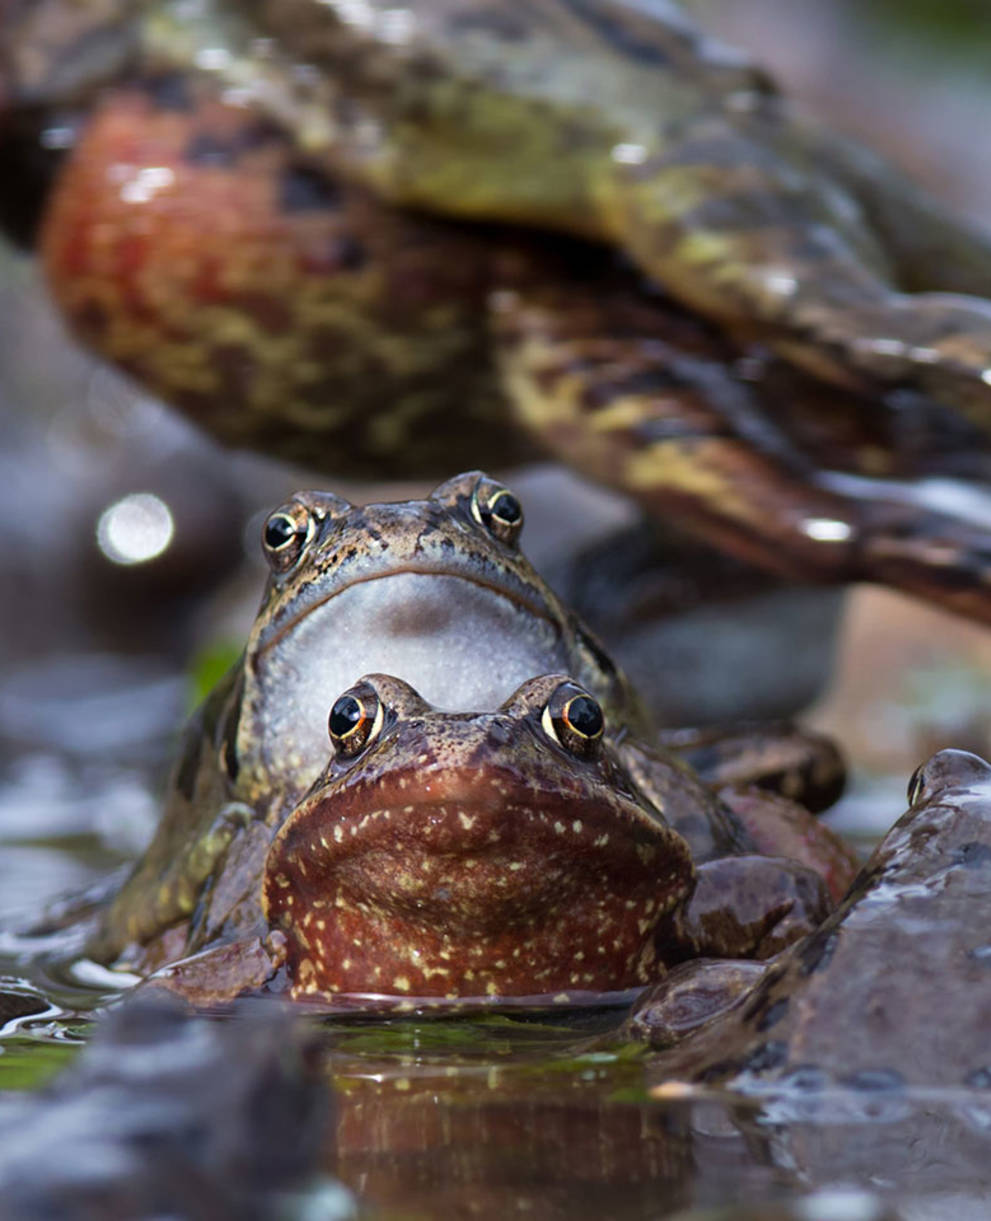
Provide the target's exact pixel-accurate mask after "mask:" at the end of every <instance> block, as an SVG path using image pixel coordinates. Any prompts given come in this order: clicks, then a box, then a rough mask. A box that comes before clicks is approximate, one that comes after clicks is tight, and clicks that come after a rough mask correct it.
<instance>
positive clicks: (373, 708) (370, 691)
mask: <svg viewBox="0 0 991 1221" xmlns="http://www.w3.org/2000/svg"><path fill="white" fill-rule="evenodd" d="M382 720H383V709H382V701H381V700H380V699H379V697H378V696H377V695H376V694H375V690H374V688H373V687H371V686H370V685H369V684H368V683H362V684H360V685H359V686H357V687H352V689H351V690H350V691H345V692H344V694H343V695H342V696H340V697H339V698H338V699H336V700H335V701H334V706H333V707H332V708H331V710H330V717H329V718H328V720H327V728H328V730H329V731H330V740H331V742H333V744H334V750H335V751H336V752H337V754H338V755H340V756H342V757H343V758H345V759H352V758H354V756H355V755H357V754H358V753H359V752H360V751H362V750H364V748H365V747H366V746H367V745H368V744H369V742H371V741H373V740H374V739H375V738H376V737H378V734H379V731H380V730H381V728H382Z"/></svg>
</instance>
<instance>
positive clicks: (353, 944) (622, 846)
mask: <svg viewBox="0 0 991 1221" xmlns="http://www.w3.org/2000/svg"><path fill="white" fill-rule="evenodd" d="M580 690H581V689H580V688H578V687H577V686H576V684H574V683H573V682H572V681H571V680H569V679H567V678H566V677H565V676H564V675H560V674H559V675H545V676H543V677H542V678H537V679H530V680H529V681H527V682H526V683H524V684H523V685H522V686H521V687H520V688H519V689H518V690H517V691H516V692H515V694H514V695H513V696H511V697H510V698H509V699H508V700H507V701H506V702H505V703H504V704H503V705H502V707H501V708H500V709H499V710H498V711H497V712H495V713H481V714H478V713H444V712H438V711H437V710H435V709H433V708H431V707H430V705H428V704H426V703H425V702H424V701H423V700H422V699H421V698H420V697H419V695H417V693H416V692H415V691H414V690H413V689H412V688H411V687H410V686H409V685H408V684H407V683H404V682H401V681H400V680H399V679H395V678H390V677H388V676H386V675H371V676H369V677H368V678H367V679H364V680H362V682H361V683H359V684H358V686H357V687H355V688H353V689H352V692H351V693H349V694H354V693H357V694H359V695H360V697H361V700H362V702H364V703H367V704H368V706H369V707H371V708H375V707H379V708H381V710H382V713H381V716H379V715H378V714H373V713H372V712H369V713H368V717H367V719H366V720H363V722H362V723H363V724H366V725H371V724H372V722H373V720H374V723H375V725H376V728H375V729H373V730H371V734H370V737H368V738H367V740H361V741H360V742H359V741H356V749H355V750H354V751H345V750H344V748H343V746H342V745H341V743H340V742H339V741H338V743H337V746H336V753H335V756H334V758H333V759H332V760H331V763H330V764H329V765H328V768H327V769H326V771H325V772H324V774H323V775H322V776H321V777H320V778H319V779H318V780H317V782H316V783H315V784H314V786H313V788H312V790H311V792H310V794H309V796H308V797H307V798H305V799H304V800H303V802H302V803H301V804H300V805H299V806H298V807H297V808H296V809H295V810H294V811H293V813H292V814H291V815H290V816H289V818H288V819H287V821H286V822H285V824H284V825H283V827H282V828H281V830H280V831H279V833H278V835H277V836H276V838H275V840H274V841H273V844H272V847H271V849H270V850H269V853H268V857H267V859H266V862H265V870H264V877H263V881H262V891H263V908H264V914H265V918H266V920H267V921H268V924H269V926H270V927H271V928H272V929H273V930H274V931H275V932H276V934H281V935H282V936H283V937H284V939H285V940H284V951H285V955H284V961H285V964H286V968H287V971H288V975H289V978H290V980H291V984H292V995H293V996H294V997H296V998H314V999H324V1000H327V999H332V998H334V997H335V996H337V995H339V994H342V993H345V994H348V993H350V994H354V993H364V994H368V993H371V994H377V995H388V996H393V997H398V998H401V997H403V996H405V997H408V998H410V999H411V1000H412V999H416V998H444V999H445V1000H448V1001H454V1002H460V1001H463V1000H466V999H479V998H481V999H486V998H495V997H521V996H522V997H528V998H533V999H536V998H544V999H545V1000H548V999H553V1000H556V1001H570V1000H572V999H573V998H574V996H575V994H576V993H577V994H592V993H603V992H615V991H617V990H626V989H629V988H634V987H639V986H642V985H643V984H645V983H648V982H650V981H652V980H654V979H657V978H660V977H661V976H662V975H663V974H664V973H665V971H666V970H667V969H668V967H669V966H670V965H672V964H674V963H678V962H681V961H682V960H684V959H685V958H690V957H697V956H700V955H701V956H712V955H721V956H730V957H735V956H756V957H767V956H768V955H770V954H774V953H777V952H778V950H780V949H781V948H782V947H783V946H784V945H787V944H789V943H790V942H791V941H793V940H795V938H796V937H800V936H803V935H804V934H805V933H807V932H808V931H810V930H811V929H813V928H815V927H816V926H817V925H818V924H819V922H820V921H821V920H823V919H824V918H825V917H826V915H827V914H828V912H829V909H830V903H829V897H828V894H827V892H826V889H825V886H824V884H823V879H822V877H821V876H820V875H819V873H818V872H817V871H816V869H815V862H814V861H813V862H812V867H806V865H804V864H802V863H796V862H795V861H790V860H783V859H780V858H777V859H775V858H774V857H773V856H754V855H752V854H749V855H748V853H752V851H753V849H752V846H751V840H750V839H749V838H748V837H747V836H746V835H743V836H742V838H741V840H740V844H739V846H738V847H737V848H736V849H735V850H732V849H731V850H730V854H729V855H726V856H723V857H722V858H718V859H714V860H708V861H704V862H703V863H701V864H700V865H698V866H696V865H695V863H694V861H693V856H692V849H691V848H690V846H689V841H688V839H686V838H685V836H683V835H682V834H681V833H680V832H679V831H678V830H676V829H675V827H674V826H673V825H672V824H671V822H669V821H668V819H669V818H671V820H672V822H673V821H674V820H675V819H676V818H677V815H678V809H679V802H680V801H681V800H683V798H684V796H685V793H684V789H685V786H686V785H690V784H694V785H695V789H696V793H695V797H696V800H697V802H698V803H699V804H701V803H703V802H704V801H705V800H706V796H705V790H704V788H703V787H702V785H701V784H700V783H699V782H698V780H697V779H694V780H693V779H692V778H691V776H690V775H688V774H686V773H684V772H682V770H681V769H680V768H678V767H672V766H671V765H670V764H668V765H667V769H668V773H669V775H668V777H667V781H665V777H664V776H663V775H661V774H660V773H659V772H656V771H655V772H654V773H653V775H652V776H651V780H652V784H651V787H650V792H651V793H652V794H654V795H655V796H654V800H653V801H652V800H650V799H649V798H648V797H647V796H646V794H645V791H642V790H641V789H640V788H639V787H638V784H637V782H636V781H634V779H633V778H632V777H633V773H632V772H631V771H629V770H628V769H627V768H626V767H625V766H624V764H623V763H622V762H621V758H622V756H621V753H620V751H619V750H618V749H617V747H616V746H615V745H614V744H613V743H612V741H611V740H610V738H609V737H608V735H607V736H605V737H600V738H598V739H595V740H582V739H581V738H580V737H579V738H576V737H575V736H574V735H573V734H571V735H569V733H568V732H566V730H562V728H561V724H560V711H559V710H560V708H561V706H562V704H561V700H562V698H564V697H563V696H562V692H564V693H568V695H567V698H570V697H571V695H573V694H574V692H576V691H580ZM369 700H370V701H371V702H370V703H368V701H369ZM555 710H557V711H555ZM669 798H672V800H669ZM666 814H667V816H666ZM727 816H728V817H730V818H732V815H729V814H728V815H727ZM805 817H806V819H808V820H809V821H811V819H810V816H809V815H808V814H806V815H805Z"/></svg>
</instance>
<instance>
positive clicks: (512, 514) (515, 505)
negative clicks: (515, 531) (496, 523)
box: [489, 492, 523, 526]
mask: <svg viewBox="0 0 991 1221" xmlns="http://www.w3.org/2000/svg"><path fill="white" fill-rule="evenodd" d="M489 512H490V513H491V514H492V516H493V517H498V518H499V520H500V521H504V522H505V523H506V524H507V525H509V526H515V525H516V523H517V522H518V521H519V520H520V518H521V517H522V516H523V506H522V505H521V504H520V502H519V501H518V500H517V499H516V497H515V496H514V495H513V494H512V492H500V493H499V495H498V496H497V497H496V498H495V500H493V501H492V504H491V505H490V506H489Z"/></svg>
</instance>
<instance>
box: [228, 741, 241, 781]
mask: <svg viewBox="0 0 991 1221" xmlns="http://www.w3.org/2000/svg"><path fill="white" fill-rule="evenodd" d="M224 770H225V771H226V772H227V775H228V777H229V778H230V780H231V782H232V783H233V782H234V781H235V780H236V779H237V774H238V772H239V771H240V770H241V764H240V762H239V760H238V757H237V747H236V746H235V745H234V738H233V737H228V738H226V739H225V740H224Z"/></svg>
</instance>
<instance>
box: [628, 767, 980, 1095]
mask: <svg viewBox="0 0 991 1221" xmlns="http://www.w3.org/2000/svg"><path fill="white" fill-rule="evenodd" d="M908 800H909V806H908V809H907V811H906V812H905V813H904V814H903V815H902V816H901V817H900V818H899V819H898V821H897V822H895V824H894V825H893V827H892V828H891V830H890V831H889V832H888V833H887V835H885V836H884V838H883V839H882V840H881V842H880V843H879V845H878V846H877V848H876V849H875V851H874V852H873V854H872V855H871V857H870V858H869V860H868V861H867V862H866V863H865V865H864V866H863V868H862V870H861V871H860V872H859V873H858V875H857V877H856V878H855V880H854V881H853V884H852V885H851V887H850V889H849V891H848V893H847V895H846V896H845V897H844V899H843V901H842V902H841V903H840V904H839V905H838V906H837V908H836V910H835V911H834V912H833V913H832V914H831V915H830V916H829V917H828V918H827V919H826V920H825V921H824V922H823V924H822V925H821V926H820V927H819V928H818V929H816V930H815V931H814V932H812V933H811V934H809V935H808V936H806V937H804V938H802V939H800V940H797V941H796V942H794V943H793V944H792V945H791V946H789V947H788V949H787V950H785V951H784V952H783V953H782V954H780V955H778V956H777V957H776V958H774V959H773V960H772V961H770V962H767V963H754V962H750V963H742V962H737V963H732V962H727V963H720V962H718V961H717V960H710V961H708V962H705V963H702V962H698V963H690V964H685V965H684V966H682V967H680V968H678V973H677V974H676V973H674V972H672V974H671V975H670V976H669V977H668V978H667V980H665V981H662V982H661V983H660V984H659V985H658V987H657V990H656V991H652V992H648V993H645V994H644V996H643V998H642V999H641V1001H640V1003H639V1005H638V1009H637V1011H636V1012H635V1013H634V1014H633V1016H632V1017H631V1019H630V1022H629V1025H628V1031H629V1032H630V1033H632V1034H633V1035H634V1036H636V1037H640V1038H643V1039H646V1040H647V1041H648V1042H649V1043H651V1044H652V1045H653V1046H655V1047H656V1048H658V1049H659V1057H658V1060H657V1064H656V1069H653V1070H652V1080H654V1081H659V1080H660V1079H661V1078H663V1077H671V1076H673V1077H675V1078H676V1079H681V1080H693V1081H698V1082H704V1083H723V1082H725V1083H727V1084H729V1085H730V1086H732V1087H733V1088H738V1089H743V1090H747V1091H754V1092H758V1093H777V1094H783V1095H785V1096H790V1097H792V1098H795V1099H797V1100H798V1103H797V1105H799V1106H801V1107H803V1108H804V1111H803V1114H804V1115H806V1116H808V1115H809V1114H811V1113H812V1111H811V1109H810V1108H814V1107H815V1105H816V1099H817V1097H818V1096H819V1095H820V1094H822V1092H823V1091H825V1092H831V1096H832V1097H833V1098H834V1100H835V1098H836V1096H837V1094H836V1092H837V1091H853V1092H854V1093H856V1094H857V1095H859V1096H860V1097H862V1098H865V1097H869V1098H873V1099H879V1098H880V1097H881V1096H882V1095H884V1096H886V1097H889V1098H895V1097H903V1096H904V1092H905V1091H908V1090H911V1089H912V1088H913V1087H927V1088H935V1087H941V1088H945V1089H948V1090H967V1089H970V1090H986V1089H987V1087H988V1084H989V1083H991V1071H989V1065H988V1058H989V1053H988V1041H987V1020H986V1018H987V1012H988V1005H989V1004H991V984H989V978H988V969H987V964H988V961H989V960H991V949H989V947H988V936H987V927H986V921H985V920H984V918H983V912H984V911H985V910H986V901H987V895H988V887H989V868H991V764H989V763H988V762H987V761H986V760H984V759H981V758H980V757H979V756H977V755H973V754H971V753H969V752H967V751H960V750H942V751H939V752H938V753H937V754H935V755H934V756H932V758H930V759H929V760H928V761H927V762H926V763H924V764H922V765H921V766H920V767H919V768H918V769H917V770H916V772H915V773H914V775H913V777H912V779H911V781H910V783H909V790H908ZM689 1036H691V1037H689ZM824 1105H825V1104H824Z"/></svg>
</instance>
